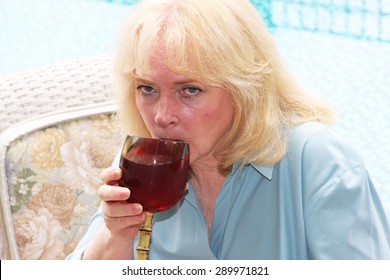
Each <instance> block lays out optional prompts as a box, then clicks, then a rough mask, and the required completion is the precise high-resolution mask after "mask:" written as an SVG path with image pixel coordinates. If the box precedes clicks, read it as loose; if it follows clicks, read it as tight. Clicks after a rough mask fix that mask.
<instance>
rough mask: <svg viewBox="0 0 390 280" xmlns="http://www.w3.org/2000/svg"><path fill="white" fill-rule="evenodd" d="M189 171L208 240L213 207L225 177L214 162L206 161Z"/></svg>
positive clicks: (193, 166) (195, 165)
mask: <svg viewBox="0 0 390 280" xmlns="http://www.w3.org/2000/svg"><path fill="white" fill-rule="evenodd" d="M191 169H192V174H193V176H192V178H191V182H192V185H193V187H194V190H195V193H196V196H197V198H198V201H199V204H200V206H201V208H202V212H203V216H204V218H205V221H206V225H207V228H208V232H209V238H210V236H211V228H212V221H213V216H214V205H215V201H216V199H217V196H218V194H219V191H220V190H221V188H222V186H223V183H224V181H225V176H224V175H222V174H221V172H220V171H219V168H218V162H217V161H216V160H214V162H213V161H211V160H210V161H207V162H206V163H205V164H194V165H192V166H191Z"/></svg>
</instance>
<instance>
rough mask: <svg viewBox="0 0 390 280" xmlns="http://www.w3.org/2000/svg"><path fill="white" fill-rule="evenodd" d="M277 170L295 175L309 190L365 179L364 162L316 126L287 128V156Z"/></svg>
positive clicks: (333, 135) (341, 141) (342, 141)
mask: <svg viewBox="0 0 390 280" xmlns="http://www.w3.org/2000/svg"><path fill="white" fill-rule="evenodd" d="M280 166H284V167H287V168H286V169H285V170H289V171H287V172H288V173H289V174H290V175H291V176H297V174H299V176H300V177H301V180H300V181H301V183H302V184H305V183H309V184H310V185H312V186H313V187H314V186H326V185H329V184H334V183H336V182H337V181H339V180H342V179H343V178H344V179H345V180H349V179H347V177H349V178H357V177H364V176H366V167H365V164H364V161H363V159H362V158H361V157H360V155H359V154H358V153H357V152H356V151H355V149H354V148H352V147H351V146H350V145H349V144H348V142H347V141H346V140H345V139H343V138H342V137H340V136H339V135H337V134H336V133H334V132H333V131H332V130H331V129H330V128H329V127H327V126H325V125H323V124H321V123H317V122H310V123H305V124H302V125H299V126H296V127H293V128H291V130H290V132H289V140H288V150H287V154H286V156H285V157H284V158H283V160H282V161H281V163H280Z"/></svg>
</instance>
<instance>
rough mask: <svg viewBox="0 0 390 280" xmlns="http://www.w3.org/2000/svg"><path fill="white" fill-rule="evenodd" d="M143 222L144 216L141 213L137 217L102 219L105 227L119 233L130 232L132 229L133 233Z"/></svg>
mask: <svg viewBox="0 0 390 280" xmlns="http://www.w3.org/2000/svg"><path fill="white" fill-rule="evenodd" d="M144 221H145V214H144V213H141V214H139V215H137V216H131V217H117V218H111V217H106V216H105V217H104V222H105V224H106V227H107V228H108V229H109V230H110V231H113V232H118V233H119V232H120V231H123V230H126V229H127V230H131V228H133V229H134V231H135V233H136V232H137V231H138V228H139V225H140V224H142V223H143V222H144Z"/></svg>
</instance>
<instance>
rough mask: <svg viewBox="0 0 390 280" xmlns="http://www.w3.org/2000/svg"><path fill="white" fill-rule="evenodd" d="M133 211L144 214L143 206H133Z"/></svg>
mask: <svg viewBox="0 0 390 280" xmlns="http://www.w3.org/2000/svg"><path fill="white" fill-rule="evenodd" d="M133 210H134V212H136V213H141V212H142V205H141V204H134V205H133Z"/></svg>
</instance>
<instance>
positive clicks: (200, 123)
mask: <svg viewBox="0 0 390 280" xmlns="http://www.w3.org/2000/svg"><path fill="white" fill-rule="evenodd" d="M151 65H152V69H153V74H152V75H150V76H143V77H138V76H137V77H136V88H137V91H136V105H137V109H138V111H139V113H140V115H141V117H142V119H143V120H144V122H145V124H146V127H147V129H148V130H149V132H150V133H151V135H152V137H155V138H164V139H174V140H183V141H185V142H188V143H189V144H190V161H191V165H192V166H194V165H196V164H198V163H202V162H204V163H206V164H210V163H211V162H212V161H210V159H213V153H214V147H215V145H216V143H217V142H218V141H219V140H220V139H221V137H223V136H224V134H225V133H226V132H227V131H228V130H229V129H230V128H231V126H232V123H233V106H232V104H231V100H230V96H229V94H228V92H227V91H226V90H224V89H221V88H216V87H209V86H206V85H203V84H201V83H199V82H195V81H192V80H190V79H188V78H186V77H184V76H182V75H179V74H177V73H174V72H171V71H169V70H168V69H167V68H166V66H165V64H164V58H163V57H162V56H161V55H155V56H154V57H153V59H152V60H151Z"/></svg>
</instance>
